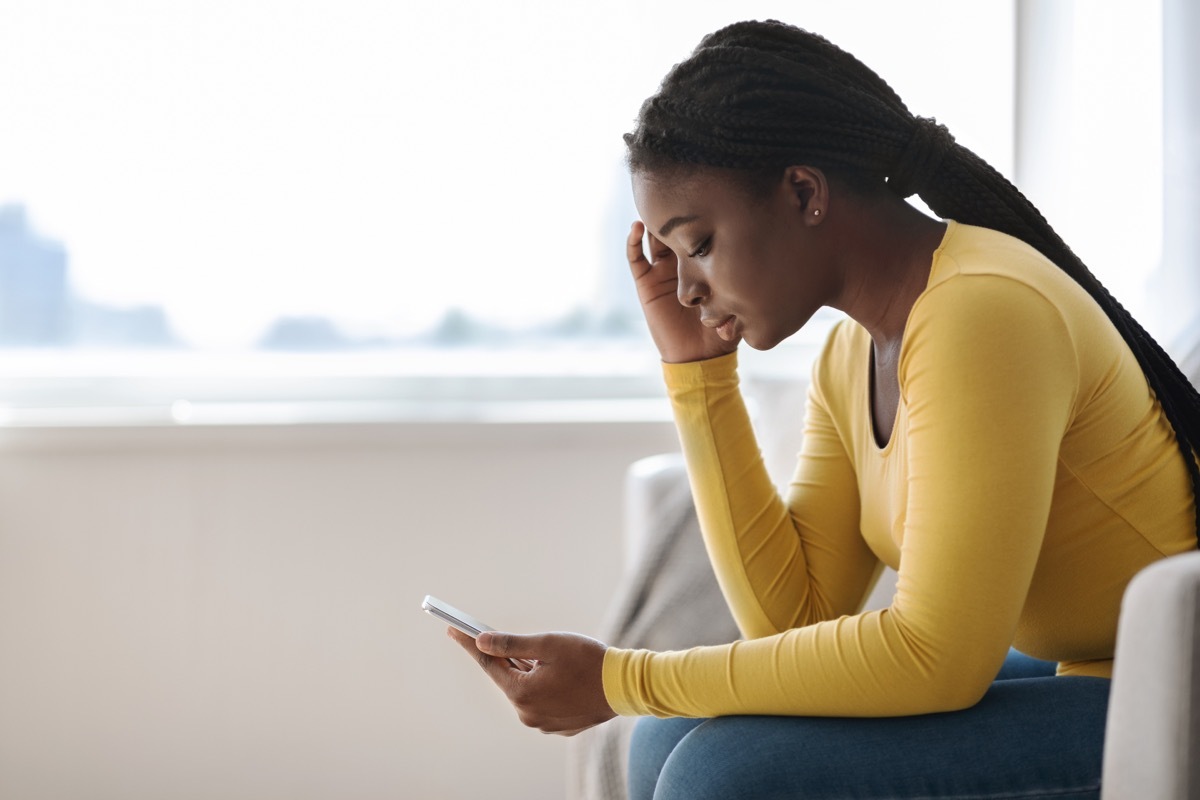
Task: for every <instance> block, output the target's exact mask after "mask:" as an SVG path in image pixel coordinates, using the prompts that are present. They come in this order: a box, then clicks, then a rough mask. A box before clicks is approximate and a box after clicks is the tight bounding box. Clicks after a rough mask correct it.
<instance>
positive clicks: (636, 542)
mask: <svg viewBox="0 0 1200 800" xmlns="http://www.w3.org/2000/svg"><path fill="white" fill-rule="evenodd" d="M686 481H687V467H686V466H685V465H684V462H683V454H682V453H662V454H660V455H656V456H647V457H646V458H642V459H639V460H637V461H635V462H633V464H631V465H630V466H629V469H628V470H627V471H626V473H625V529H624V533H625V536H624V542H623V543H622V545H623V547H624V549H625V571H626V572H631V571H633V569H634V568H635V565H637V564H638V563H639V562H640V560H641V559H642V558H643V557H644V556H645V554H646V545H647V542H649V541H650V535H651V533H652V531H651V530H650V529H649V525H650V524H651V522H652V520H654V519H656V517H657V515H656V514H654V509H655V508H657V507H658V506H660V505H661V504H662V502H663V500H664V499H665V498H666V497H667V496H668V495H669V494H670V492H671V491H672V489H674V488H675V487H677V486H678V485H679V484H680V482H686Z"/></svg>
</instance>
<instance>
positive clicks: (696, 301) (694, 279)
mask: <svg viewBox="0 0 1200 800" xmlns="http://www.w3.org/2000/svg"><path fill="white" fill-rule="evenodd" d="M677 274H678V276H679V284H678V285H677V286H676V287H675V294H676V296H677V297H678V298H679V302H680V304H681V305H685V306H688V307H695V306H698V305H700V304H701V303H702V302H704V298H706V297H708V287H707V286H706V285H705V284H704V281H702V280H700V278H699V277H698V276H697V275H696V274H695V273H694V272H693V271H692V270H690V269H688V268H686V267H685V266H684V263H683V262H680V264H679V269H678V273H677Z"/></svg>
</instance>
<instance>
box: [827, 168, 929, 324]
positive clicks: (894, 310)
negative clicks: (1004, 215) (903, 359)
mask: <svg viewBox="0 0 1200 800" xmlns="http://www.w3.org/2000/svg"><path fill="white" fill-rule="evenodd" d="M843 202H844V203H845V205H843V206H842V207H841V208H840V209H838V210H839V212H840V213H837V214H835V215H832V216H831V218H830V220H829V222H834V221H835V219H836V220H837V224H836V225H835V226H834V227H835V228H836V230H834V231H830V233H833V234H835V236H836V239H837V242H838V244H839V248H838V250H839V260H840V262H841V270H840V271H841V274H842V286H841V291H840V292H839V294H838V297H837V299H836V300H835V301H834V302H832V303H830V305H832V306H833V307H834V308H837V309H839V310H841V311H844V312H845V313H846V314H847V315H849V316H850V317H851V318H852V319H853V320H855V321H856V322H858V323H859V324H860V325H862V326H863V327H864V328H866V329H867V331H868V332H869V333H870V334H871V338H872V339H873V340H874V341H875V344H876V346H877V347H893V346H897V345H899V343H900V340H901V338H902V337H903V336H904V326H905V324H906V323H907V321H908V313H909V311H910V310H912V306H913V303H915V302H916V300H917V297H918V296H920V294H921V292H923V291H924V290H925V287H926V285H927V284H928V282H929V270H930V267H931V266H932V263H933V253H934V251H935V250H937V248H938V247H939V245H940V244H941V241H942V237H943V236H944V235H945V231H946V223H944V222H941V221H940V220H935V219H931V218H929V217H927V216H925V215H924V214H922V213H921V212H920V211H918V210H917V209H915V208H913V207H912V206H910V205H909V204H908V203H906V202H905V201H903V200H901V199H900V198H898V197H896V196H895V195H893V194H891V193H890V192H888V191H887V190H886V189H884V190H881V191H879V192H876V193H873V194H871V195H867V196H858V197H853V198H846V200H845V201H843Z"/></svg>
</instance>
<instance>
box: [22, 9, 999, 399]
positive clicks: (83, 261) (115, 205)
mask: <svg viewBox="0 0 1200 800" xmlns="http://www.w3.org/2000/svg"><path fill="white" fill-rule="evenodd" d="M730 9H731V7H730V6H729V4H728V3H723V2H712V1H710V2H687V3H682V2H680V3H655V4H642V3H622V2H614V3H593V4H575V3H555V2H548V1H545V0H543V1H541V2H522V3H517V2H511V3H508V2H505V3H497V2H487V1H486V0H471V1H464V2H458V3H453V4H444V3H443V4H438V3H429V4H409V3H395V2H386V1H384V0H342V1H341V2H334V0H273V1H267V0H255V1H254V2H244V0H243V1H242V2H234V1H231V0H210V1H209V2H205V3H195V2H184V1H183V0H163V2H144V1H138V0H106V2H104V3H89V2H86V1H85V0H77V1H76V2H68V1H67V0H13V1H12V2H7V3H5V4H4V7H3V9H2V10H0V71H2V72H3V74H4V75H6V76H8V77H7V78H6V80H5V81H3V82H0V176H2V177H0V311H2V312H3V317H2V318H0V348H3V350H0V404H4V405H7V406H8V407H9V409H10V418H12V416H11V415H12V414H17V415H18V417H19V414H20V409H22V408H26V407H34V406H37V407H46V406H79V405H88V406H96V405H109V404H112V403H127V404H133V405H139V404H147V403H148V404H152V405H155V406H156V407H158V406H162V407H169V406H170V405H171V404H176V406H175V407H176V408H177V409H179V408H187V406H178V405H177V402H178V401H179V399H180V398H181V397H182V398H185V399H187V400H188V401H189V402H199V403H203V402H210V401H215V400H217V399H223V400H227V401H230V402H234V401H239V400H247V401H249V400H251V399H254V398H257V399H260V400H261V399H275V400H279V399H280V398H283V399H290V400H293V401H304V400H313V399H329V398H341V399H347V398H351V397H353V398H356V399H361V398H362V396H363V395H362V394H361V392H366V393H367V396H368V399H372V398H373V399H375V400H385V399H393V400H394V399H396V398H397V397H401V398H405V397H408V398H411V400H412V403H413V404H414V405H413V408H417V407H419V406H420V404H421V403H422V398H425V399H429V398H430V397H434V398H437V397H442V398H443V399H444V398H446V397H450V398H455V399H457V400H460V401H470V400H472V399H475V398H478V397H479V396H481V395H480V392H481V391H482V392H483V395H484V396H487V397H493V398H495V397H500V398H504V397H507V396H508V395H509V394H512V395H513V396H518V395H520V396H527V395H529V393H530V392H532V393H533V394H534V395H536V396H540V397H547V398H549V397H564V396H565V397H570V396H577V397H581V396H588V397H612V396H614V395H620V396H633V397H638V396H653V395H655V393H656V392H657V391H658V389H657V385H658V381H657V376H656V375H655V374H654V373H655V365H656V359H655V358H654V357H653V352H652V347H651V345H650V344H649V341H648V337H646V335H645V333H644V331H643V323H642V321H641V318H640V312H639V311H638V308H637V304H636V300H635V298H634V296H633V293H632V291H630V287H629V284H628V277H627V274H626V273H627V267H626V264H625V263H624V258H623V239H624V236H625V233H626V231H627V230H628V226H629V223H630V221H631V220H633V219H634V217H635V211H634V208H633V205H632V200H631V198H630V196H629V190H628V178H627V175H626V173H625V169H624V166H623V162H622V158H623V143H622V142H621V134H622V133H623V132H625V131H626V130H628V129H629V128H630V127H631V125H632V119H633V117H634V115H635V114H636V112H637V108H638V105H639V104H640V102H641V100H642V99H644V98H645V97H646V96H648V95H649V94H651V93H652V92H653V91H654V89H655V87H656V85H657V83H658V81H659V80H660V79H661V77H662V76H663V74H665V72H666V71H667V70H668V69H669V67H670V66H671V64H673V63H675V62H677V61H679V60H681V59H683V58H684V57H686V55H687V54H688V52H689V51H690V49H691V48H692V47H694V45H695V44H696V42H697V41H699V39H700V37H701V36H702V35H703V34H704V33H707V32H709V31H711V30H714V29H716V28H718V27H720V26H721V25H724V24H726V23H728V22H731V21H733V19H734V16H732V15H731V10H730ZM735 13H736V15H737V16H738V17H759V18H762V17H775V18H779V19H783V20H786V21H788V22H793V23H795V24H799V25H802V26H804V27H808V28H810V29H812V30H815V31H818V32H820V33H822V34H823V35H825V36H827V37H828V38H830V39H831V40H832V41H834V42H836V43H837V44H839V45H840V46H841V47H843V48H845V49H847V50H849V51H850V52H852V53H854V54H855V55H857V56H858V57H859V58H861V59H862V60H863V61H865V62H866V63H867V64H868V65H870V66H872V67H873V68H874V69H875V70H876V71H877V72H879V73H880V74H881V75H883V76H884V77H885V79H887V80H888V81H889V82H890V83H891V84H892V85H893V86H894V87H895V88H896V89H897V91H898V92H899V93H900V95H901V96H902V97H904V98H905V100H906V102H908V104H909V106H910V108H911V109H912V110H913V111H914V112H916V113H921V114H925V115H933V116H936V117H937V118H938V119H939V120H940V121H942V122H945V123H946V124H948V125H949V127H950V128H951V130H952V131H953V132H954V133H955V135H956V136H957V137H958V139H959V140H960V141H962V142H964V143H965V144H967V145H968V146H969V147H971V148H973V149H975V150H976V151H977V152H979V153H980V154H981V155H983V157H985V158H986V159H988V160H989V161H991V163H993V165H995V166H996V167H997V168H998V169H1000V170H1001V171H1004V172H1006V173H1011V166H1012V155H1011V154H1012V130H1013V124H1012V114H1013V110H1012V109H1013V87H1012V75H1013V71H1014V62H1013V20H1014V12H1013V5H1012V2H1011V0H1004V1H1001V0H989V1H988V2H978V3H972V4H970V5H963V4H961V3H955V2H934V1H933V0H918V1H917V2H908V3H903V4H897V3H893V2H889V1H888V0H877V1H876V2H858V3H796V2H794V0H792V1H791V2H747V3H743V4H740V5H739V6H738V8H737V10H736V12H735ZM806 336H807V337H808V338H807V339H805V337H800V339H801V341H800V342H799V343H798V344H796V345H794V348H799V349H803V347H804V344H805V341H816V340H819V339H820V337H821V331H819V330H817V327H816V326H814V329H813V330H812V331H809V332H806ZM798 358H799V357H798ZM751 360H752V361H761V359H753V358H752V359H751ZM785 362H786V356H784V357H782V358H780V359H775V360H774V361H771V362H763V363H775V364H782V363H785ZM613 375H616V376H618V377H619V379H618V380H615V381H614V380H610V378H611V377H612V376H613ZM489 376H490V378H489ZM506 376H509V377H511V376H524V377H525V378H530V379H531V380H524V381H516V382H515V383H513V382H507V383H506V381H505V380H503V379H502V378H505V377H506ZM621 376H623V377H621ZM134 378H136V379H139V380H131V379H134ZM475 378H478V379H482V383H479V382H476V383H471V379H475ZM585 378H586V380H585ZM275 379H277V380H275ZM417 379H419V381H418V383H419V385H415V386H409V384H405V383H404V381H405V380H409V381H412V380H417ZM272 380H274V382H273V383H272V382H271V381H272ZM356 380H357V381H358V382H357V383H356V382H355V381H356ZM156 381H157V382H158V383H155V382H156ZM572 381H575V383H574V384H572ZM268 383H269V384H270V386H268V385H267V384H268ZM517 384H521V386H523V387H524V388H520V387H519V386H517ZM155 386H158V387H159V388H154V387H155ZM405 386H409V388H404V387H405ZM439 387H440V388H439ZM480 387H483V388H482V389H481V388H480ZM376 392H382V394H380V395H374V394H373V393H376ZM397 392H399V394H398V395H397ZM430 393H432V394H430ZM177 416H178V414H177Z"/></svg>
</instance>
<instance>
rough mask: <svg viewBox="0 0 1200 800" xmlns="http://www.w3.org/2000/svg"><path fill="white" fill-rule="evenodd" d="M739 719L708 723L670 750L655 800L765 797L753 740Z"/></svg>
mask: <svg viewBox="0 0 1200 800" xmlns="http://www.w3.org/2000/svg"><path fill="white" fill-rule="evenodd" d="M745 734H746V731H744V730H741V725H740V720H739V718H736V717H722V718H717V719H711V720H706V721H705V722H704V724H703V725H701V726H698V727H697V728H696V729H694V730H692V731H690V732H689V733H688V735H687V736H685V737H684V738H683V739H682V740H681V741H680V742H679V743H678V744H677V745H676V747H675V748H674V749H673V750H672V751H671V753H670V755H669V756H668V758H667V759H666V761H665V763H664V764H663V765H662V767H661V770H660V774H659V775H658V781H657V789H656V792H655V794H654V795H653V797H654V800H728V798H732V797H758V796H764V795H763V794H762V792H764V791H765V790H766V789H767V787H765V786H762V785H760V784H761V783H762V777H763V776H762V775H761V774H758V770H759V769H761V767H762V765H761V764H759V765H758V767H756V766H755V764H754V762H755V760H756V759H755V758H754V757H753V755H752V754H751V753H749V752H747V748H753V747H754V746H755V745H754V739H753V737H751V738H749V739H748V738H747V737H746V736H745Z"/></svg>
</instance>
